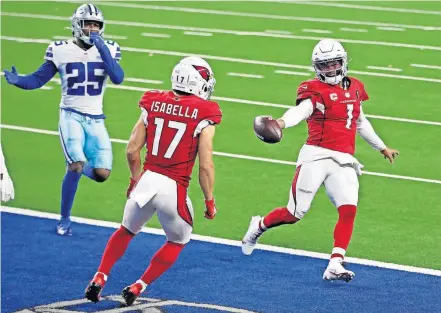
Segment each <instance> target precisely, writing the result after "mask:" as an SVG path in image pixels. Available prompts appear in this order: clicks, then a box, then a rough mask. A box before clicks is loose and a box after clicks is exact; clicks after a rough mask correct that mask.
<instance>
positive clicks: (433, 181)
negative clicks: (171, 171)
mask: <svg viewBox="0 0 441 313" xmlns="http://www.w3.org/2000/svg"><path fill="white" fill-rule="evenodd" d="M0 128H5V129H11V130H19V131H25V132H30V133H36V134H45V135H53V136H58V132H56V131H52V130H46V129H38V128H31V127H22V126H15V125H6V124H0ZM110 141H111V142H117V143H128V140H124V139H115V138H110ZM213 154H214V155H218V156H223V157H229V158H235V159H243V160H252V161H261V162H267V163H275V164H284V165H291V166H295V165H296V164H297V163H296V162H292V161H284V160H276V159H269V158H263V157H253V156H249V155H245V154H235V153H227V152H217V151H214V152H213ZM363 174H366V175H372V176H378V177H387V178H396V179H403V180H411V181H418V182H424V183H431V184H441V180H436V179H426V178H419V177H412V176H402V175H393V174H385V173H377V172H368V171H363Z"/></svg>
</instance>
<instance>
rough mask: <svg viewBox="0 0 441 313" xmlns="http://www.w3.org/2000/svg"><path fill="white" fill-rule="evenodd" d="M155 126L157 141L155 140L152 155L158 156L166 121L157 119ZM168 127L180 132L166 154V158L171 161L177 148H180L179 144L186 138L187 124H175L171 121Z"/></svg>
mask: <svg viewBox="0 0 441 313" xmlns="http://www.w3.org/2000/svg"><path fill="white" fill-rule="evenodd" d="M155 125H156V132H155V139H154V140H153V149H152V155H158V150H159V142H160V141H161V134H162V129H163V128H164V119H163V118H160V117H156V118H155ZM167 127H168V128H173V129H177V130H178V131H177V132H176V134H175V136H174V137H173V140H172V141H171V143H170V145H169V146H168V149H167V151H166V152H165V154H164V158H166V159H170V158H171V157H172V155H173V153H174V152H175V150H176V148H177V147H178V144H179V142H180V141H181V139H182V137H183V136H184V133H185V130H186V129H187V124H185V123H180V122H175V121H169V122H168V125H167Z"/></svg>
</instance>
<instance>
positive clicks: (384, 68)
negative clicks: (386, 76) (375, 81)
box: [366, 65, 403, 72]
mask: <svg viewBox="0 0 441 313" xmlns="http://www.w3.org/2000/svg"><path fill="white" fill-rule="evenodd" d="M366 68H368V69H370V70H380V71H391V72H402V71H403V70H402V69H401V68H395V67H382V66H372V65H369V66H366Z"/></svg>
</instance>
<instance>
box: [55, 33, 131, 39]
mask: <svg viewBox="0 0 441 313" xmlns="http://www.w3.org/2000/svg"><path fill="white" fill-rule="evenodd" d="M52 38H53V39H56V40H69V39H72V38H73V37H72V36H52ZM107 38H108V39H119V40H121V39H127V37H126V36H116V35H108V34H105V36H104V39H107Z"/></svg>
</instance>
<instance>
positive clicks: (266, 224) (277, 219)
mask: <svg viewBox="0 0 441 313" xmlns="http://www.w3.org/2000/svg"><path fill="white" fill-rule="evenodd" d="M298 220H299V219H298V218H297V217H295V216H294V215H292V214H291V212H289V211H288V209H287V208H286V207H285V208H275V209H274V210H272V211H271V212H270V213H268V215H267V216H265V217H264V218H263V219H262V221H261V222H260V228H261V230H267V229H268V228H272V227H276V226H279V225H283V224H294V223H295V222H297V221H298ZM262 224H263V225H262Z"/></svg>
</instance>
